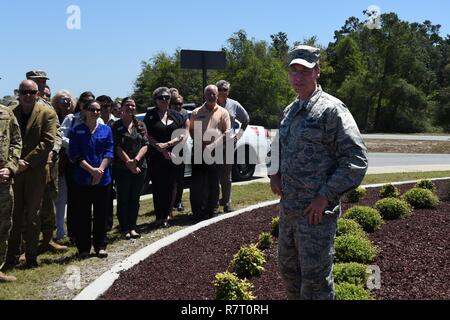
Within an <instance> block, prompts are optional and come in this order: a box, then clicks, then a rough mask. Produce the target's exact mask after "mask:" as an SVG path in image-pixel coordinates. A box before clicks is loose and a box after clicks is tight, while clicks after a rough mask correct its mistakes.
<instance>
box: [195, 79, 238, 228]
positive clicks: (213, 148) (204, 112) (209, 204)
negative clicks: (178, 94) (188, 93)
mask: <svg viewBox="0 0 450 320" xmlns="http://www.w3.org/2000/svg"><path fill="white" fill-rule="evenodd" d="M204 94H205V103H204V104H203V105H202V106H201V107H200V108H197V109H195V110H194V111H192V115H191V120H190V122H189V132H190V134H191V137H192V139H193V140H194V148H193V152H192V154H193V164H192V183H191V195H190V200H191V207H192V213H193V215H194V217H195V218H196V219H198V220H203V219H208V218H212V217H214V216H216V215H217V213H216V210H217V209H216V206H217V202H218V201H219V195H220V186H219V180H220V171H219V169H220V164H223V157H222V161H221V163H219V162H220V161H215V159H214V161H213V163H208V162H209V161H208V159H206V158H205V157H204V155H205V154H208V153H210V154H211V155H213V154H214V155H213V156H215V155H216V154H217V155H219V154H220V155H223V139H224V136H225V134H227V133H229V132H230V128H231V121H230V115H229V113H228V111H227V110H225V109H224V108H222V107H221V106H219V105H218V104H217V97H218V94H219V91H218V89H217V87H216V86H215V85H209V86H207V87H206V88H205V92H204ZM212 137H215V139H213V138H212ZM205 149H207V150H206V153H205V152H204V151H205Z"/></svg>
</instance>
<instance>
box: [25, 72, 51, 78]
mask: <svg viewBox="0 0 450 320" xmlns="http://www.w3.org/2000/svg"><path fill="white" fill-rule="evenodd" d="M26 76H27V79H28V80H33V79H37V78H45V79H47V80H50V79H49V78H48V77H47V73H46V72H45V71H42V70H32V71H29V72H27V74H26Z"/></svg>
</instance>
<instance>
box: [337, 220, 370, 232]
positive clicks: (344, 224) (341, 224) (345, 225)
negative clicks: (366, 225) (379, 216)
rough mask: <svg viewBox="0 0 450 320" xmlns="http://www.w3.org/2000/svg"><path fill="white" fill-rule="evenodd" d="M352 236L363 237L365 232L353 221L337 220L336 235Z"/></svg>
mask: <svg viewBox="0 0 450 320" xmlns="http://www.w3.org/2000/svg"><path fill="white" fill-rule="evenodd" d="M344 234H353V235H357V236H365V235H366V234H365V232H364V230H363V228H362V227H361V225H360V224H359V223H358V222H356V221H355V220H351V219H339V220H338V223H337V230H336V235H337V236H342V235H344Z"/></svg>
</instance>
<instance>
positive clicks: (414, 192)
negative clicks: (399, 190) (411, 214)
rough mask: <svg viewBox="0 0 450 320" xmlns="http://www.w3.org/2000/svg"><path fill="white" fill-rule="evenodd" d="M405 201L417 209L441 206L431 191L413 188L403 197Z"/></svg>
mask: <svg viewBox="0 0 450 320" xmlns="http://www.w3.org/2000/svg"><path fill="white" fill-rule="evenodd" d="M403 199H404V200H405V201H406V202H408V203H409V204H410V205H411V206H412V207H413V208H415V209H429V208H434V207H435V206H437V205H438V204H439V198H438V197H437V196H436V195H434V194H433V192H431V191H430V190H427V189H422V188H413V189H411V190H409V191H407V192H406V193H405V194H404V195H403Z"/></svg>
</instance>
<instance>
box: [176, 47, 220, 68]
mask: <svg viewBox="0 0 450 320" xmlns="http://www.w3.org/2000/svg"><path fill="white" fill-rule="evenodd" d="M181 68H183V69H225V52H223V51H201V50H181Z"/></svg>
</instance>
